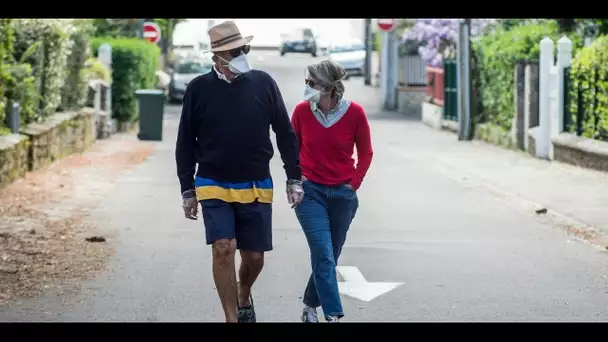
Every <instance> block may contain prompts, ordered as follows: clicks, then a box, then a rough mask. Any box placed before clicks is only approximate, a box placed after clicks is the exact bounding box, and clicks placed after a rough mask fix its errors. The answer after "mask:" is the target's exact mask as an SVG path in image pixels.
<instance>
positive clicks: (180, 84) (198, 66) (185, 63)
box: [169, 58, 213, 102]
mask: <svg viewBox="0 0 608 342" xmlns="http://www.w3.org/2000/svg"><path fill="white" fill-rule="evenodd" d="M212 66H213V62H211V60H207V59H202V58H188V59H182V60H179V61H178V62H177V63H176V64H175V68H174V69H173V70H172V72H171V82H170V83H169V101H171V102H176V101H181V100H182V99H183V97H184V93H185V92H186V86H188V83H190V81H192V80H193V79H194V78H195V77H197V76H199V75H202V74H206V73H208V72H209V71H211V68H212Z"/></svg>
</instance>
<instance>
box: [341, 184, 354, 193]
mask: <svg viewBox="0 0 608 342" xmlns="http://www.w3.org/2000/svg"><path fill="white" fill-rule="evenodd" d="M344 186H345V187H346V188H348V189H350V190H352V191H355V192H356V191H357V190H355V188H354V187H353V186H352V185H350V183H349V184H345V185H344Z"/></svg>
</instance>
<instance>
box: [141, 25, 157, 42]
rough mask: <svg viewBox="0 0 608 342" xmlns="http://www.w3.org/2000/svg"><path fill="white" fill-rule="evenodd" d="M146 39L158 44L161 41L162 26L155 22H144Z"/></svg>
mask: <svg viewBox="0 0 608 342" xmlns="http://www.w3.org/2000/svg"><path fill="white" fill-rule="evenodd" d="M143 30H144V39H145V40H147V41H149V42H151V43H153V44H156V43H158V42H159V41H160V27H159V26H158V25H156V24H155V23H153V22H149V21H148V22H145V23H144V27H143Z"/></svg>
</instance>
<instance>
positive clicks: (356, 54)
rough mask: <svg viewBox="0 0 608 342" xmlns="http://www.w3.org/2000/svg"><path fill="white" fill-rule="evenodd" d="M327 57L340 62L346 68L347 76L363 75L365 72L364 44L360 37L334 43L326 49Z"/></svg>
mask: <svg viewBox="0 0 608 342" xmlns="http://www.w3.org/2000/svg"><path fill="white" fill-rule="evenodd" d="M328 54H329V59H330V60H331V61H334V62H336V63H339V64H341V65H342V66H343V67H344V69H345V70H346V75H347V78H348V77H350V76H363V75H364V74H365V54H366V49H365V44H363V42H362V41H361V40H360V39H354V38H351V39H348V40H345V41H343V42H339V43H334V44H333V45H332V46H330V47H329V49H328Z"/></svg>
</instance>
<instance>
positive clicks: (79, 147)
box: [0, 108, 96, 185]
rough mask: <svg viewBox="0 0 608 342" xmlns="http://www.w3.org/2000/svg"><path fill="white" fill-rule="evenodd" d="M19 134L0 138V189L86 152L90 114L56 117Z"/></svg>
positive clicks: (92, 128)
mask: <svg viewBox="0 0 608 342" xmlns="http://www.w3.org/2000/svg"><path fill="white" fill-rule="evenodd" d="M20 133H21V134H11V135H5V136H0V185H4V184H7V183H9V182H12V181H14V180H15V179H18V178H20V177H22V176H23V175H24V174H25V173H26V172H27V171H34V170H38V169H40V168H43V167H45V166H48V165H49V164H51V163H52V162H54V161H55V160H57V159H61V158H63V157H65V156H67V155H70V154H73V153H79V152H83V151H84V150H86V149H87V148H88V147H89V146H91V144H92V143H93V142H94V141H95V139H96V127H95V116H94V111H93V109H91V108H84V109H82V110H79V111H76V112H65V113H56V114H54V115H52V116H50V117H49V118H47V119H46V120H45V121H44V122H41V123H34V124H30V125H27V126H25V127H23V128H22V129H21V130H20Z"/></svg>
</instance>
